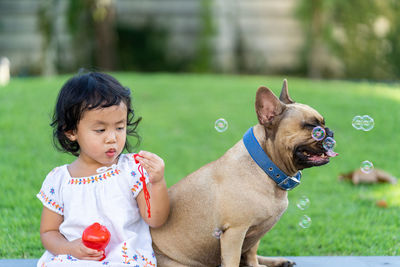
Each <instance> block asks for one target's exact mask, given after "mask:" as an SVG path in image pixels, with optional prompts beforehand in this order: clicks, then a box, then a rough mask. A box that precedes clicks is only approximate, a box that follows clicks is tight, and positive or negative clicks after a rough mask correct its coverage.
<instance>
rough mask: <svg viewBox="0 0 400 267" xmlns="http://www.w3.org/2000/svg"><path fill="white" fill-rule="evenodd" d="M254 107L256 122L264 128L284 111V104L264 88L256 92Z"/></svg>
mask: <svg viewBox="0 0 400 267" xmlns="http://www.w3.org/2000/svg"><path fill="white" fill-rule="evenodd" d="M255 106H256V112H257V117H258V121H259V122H260V124H262V125H264V126H267V125H269V124H271V122H272V121H273V120H274V118H275V117H276V116H278V115H280V114H281V113H282V112H283V110H284V109H285V104H284V103H282V102H281V101H280V100H279V99H278V98H277V97H276V96H275V95H274V93H273V92H272V91H271V90H270V89H268V88H267V87H264V86H261V87H260V88H258V90H257V94H256V103H255Z"/></svg>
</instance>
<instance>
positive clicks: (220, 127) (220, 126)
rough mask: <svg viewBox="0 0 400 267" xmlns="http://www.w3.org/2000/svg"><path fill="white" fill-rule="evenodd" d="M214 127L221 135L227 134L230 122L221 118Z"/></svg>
mask: <svg viewBox="0 0 400 267" xmlns="http://www.w3.org/2000/svg"><path fill="white" fill-rule="evenodd" d="M214 127H215V130H217V131H218V132H220V133H222V132H225V131H226V129H228V122H227V121H226V120H225V119H223V118H220V119H218V120H216V121H215V124H214Z"/></svg>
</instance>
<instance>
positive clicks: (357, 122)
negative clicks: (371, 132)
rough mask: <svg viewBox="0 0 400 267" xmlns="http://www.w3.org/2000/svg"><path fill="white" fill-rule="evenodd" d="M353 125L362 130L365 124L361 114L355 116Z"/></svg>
mask: <svg viewBox="0 0 400 267" xmlns="http://www.w3.org/2000/svg"><path fill="white" fill-rule="evenodd" d="M351 125H353V127H354V128H355V129H357V130H361V128H362V126H363V118H362V117H361V116H358V115H357V116H355V117H354V118H353V121H352V123H351Z"/></svg>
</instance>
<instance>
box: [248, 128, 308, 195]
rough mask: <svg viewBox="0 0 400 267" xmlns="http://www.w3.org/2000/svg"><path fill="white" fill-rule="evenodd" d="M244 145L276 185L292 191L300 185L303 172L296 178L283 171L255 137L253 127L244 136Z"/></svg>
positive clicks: (297, 174) (299, 172)
mask: <svg viewBox="0 0 400 267" xmlns="http://www.w3.org/2000/svg"><path fill="white" fill-rule="evenodd" d="M243 143H244V145H245V147H246V149H247V151H248V152H249V154H250V156H251V157H252V158H253V160H254V161H255V162H256V163H257V165H258V166H260V168H261V169H263V171H264V172H265V173H266V174H268V176H269V177H270V178H271V179H272V180H274V181H275V183H276V184H277V185H278V186H279V187H280V188H282V189H284V190H292V189H293V188H295V187H296V186H298V185H299V184H300V179H301V171H298V172H297V173H296V175H295V176H288V175H286V174H285V173H284V172H283V171H281V170H280V169H279V168H278V167H277V166H276V165H275V164H274V163H273V162H272V161H271V159H270V158H269V157H268V156H267V154H266V153H265V152H264V150H263V149H262V147H261V146H260V144H259V143H258V141H257V139H256V137H255V136H254V132H253V127H251V128H250V129H248V130H247V132H246V133H245V134H244V136H243Z"/></svg>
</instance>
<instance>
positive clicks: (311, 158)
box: [294, 145, 338, 169]
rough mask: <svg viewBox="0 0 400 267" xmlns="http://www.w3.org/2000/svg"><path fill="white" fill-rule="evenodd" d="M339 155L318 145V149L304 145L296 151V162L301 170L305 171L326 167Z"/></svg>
mask: <svg viewBox="0 0 400 267" xmlns="http://www.w3.org/2000/svg"><path fill="white" fill-rule="evenodd" d="M337 155H338V153H336V152H334V151H333V150H325V149H324V148H323V147H322V145H321V146H320V145H318V146H317V148H312V147H310V146H307V145H302V146H298V147H297V148H296V149H295V152H294V161H295V163H296V165H297V167H298V168H299V169H304V168H310V167H314V166H321V165H325V164H327V163H329V159H330V158H333V157H336V156H337Z"/></svg>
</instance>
